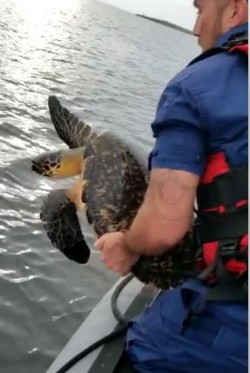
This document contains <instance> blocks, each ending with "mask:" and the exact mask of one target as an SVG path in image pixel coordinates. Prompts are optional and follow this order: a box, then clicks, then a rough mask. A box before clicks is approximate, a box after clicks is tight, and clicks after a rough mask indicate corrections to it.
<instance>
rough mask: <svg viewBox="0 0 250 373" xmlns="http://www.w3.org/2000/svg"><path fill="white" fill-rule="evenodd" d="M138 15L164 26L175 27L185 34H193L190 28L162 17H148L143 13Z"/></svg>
mask: <svg viewBox="0 0 250 373" xmlns="http://www.w3.org/2000/svg"><path fill="white" fill-rule="evenodd" d="M136 16H137V17H141V18H145V19H147V20H149V21H153V22H156V23H160V24H161V25H163V26H167V27H170V28H173V29H175V30H178V31H181V32H184V33H185V34H188V35H192V32H191V31H190V30H188V29H186V28H184V27H180V26H177V25H174V24H173V23H170V22H167V21H162V20H160V19H156V18H152V17H147V16H144V15H142V14H136Z"/></svg>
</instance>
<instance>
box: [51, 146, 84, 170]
mask: <svg viewBox="0 0 250 373" xmlns="http://www.w3.org/2000/svg"><path fill="white" fill-rule="evenodd" d="M58 163H59V165H60V167H59V168H56V167H54V172H53V176H54V177H71V176H75V175H79V174H81V173H82V169H83V163H84V151H83V149H82V148H77V149H73V150H70V151H69V150H67V151H65V152H64V151H62V152H61V154H60V160H59V162H58Z"/></svg>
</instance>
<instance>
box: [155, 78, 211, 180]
mask: <svg viewBox="0 0 250 373" xmlns="http://www.w3.org/2000/svg"><path fill="white" fill-rule="evenodd" d="M152 130H153V134H154V137H155V138H156V141H155V145H154V148H153V150H152V152H151V154H150V156H149V169H153V168H169V169H176V170H184V171H188V172H191V173H194V174H196V175H199V176H201V175H202V173H203V171H204V163H205V141H204V140H205V139H204V130H203V129H202V125H201V118H200V115H199V111H198V110H197V108H196V104H195V98H194V97H193V96H192V95H191V94H190V92H189V91H188V90H187V89H186V88H184V87H183V86H181V84H177V83H176V84H173V83H172V84H170V85H169V86H167V88H166V89H165V91H164V92H163V94H162V96H161V99H160V101H159V104H158V108H157V111H156V117H155V120H154V122H153V123H152Z"/></svg>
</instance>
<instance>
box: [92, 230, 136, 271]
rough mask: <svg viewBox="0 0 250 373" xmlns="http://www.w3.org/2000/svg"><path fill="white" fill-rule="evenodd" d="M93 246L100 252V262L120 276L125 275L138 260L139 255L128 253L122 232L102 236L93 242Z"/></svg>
mask: <svg viewBox="0 0 250 373" xmlns="http://www.w3.org/2000/svg"><path fill="white" fill-rule="evenodd" d="M95 246H96V248H97V249H98V250H100V251H101V260H103V261H104V263H105V264H106V266H107V267H108V268H109V269H111V270H113V271H114V272H118V273H120V274H121V275H122V276H125V275H127V274H128V273H129V272H130V271H131V268H132V267H133V265H134V264H135V263H136V262H137V260H138V259H139V255H136V254H133V253H130V252H129V251H128V249H127V247H126V242H125V238H124V233H122V232H112V233H106V234H104V235H103V236H101V237H100V238H99V239H98V240H97V241H96V242H95Z"/></svg>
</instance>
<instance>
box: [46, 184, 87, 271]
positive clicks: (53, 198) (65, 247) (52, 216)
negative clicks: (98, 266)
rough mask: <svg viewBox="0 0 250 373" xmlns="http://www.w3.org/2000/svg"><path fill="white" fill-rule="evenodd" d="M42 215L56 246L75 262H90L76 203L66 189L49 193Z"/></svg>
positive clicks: (52, 241)
mask: <svg viewBox="0 0 250 373" xmlns="http://www.w3.org/2000/svg"><path fill="white" fill-rule="evenodd" d="M40 217H41V220H42V222H43V226H44V229H45V231H46V233H47V235H48V237H49V239H50V241H51V243H52V245H53V246H54V247H56V248H58V249H59V250H60V251H61V252H62V253H63V254H64V255H65V256H66V257H67V258H68V259H70V260H73V261H74V262H77V263H80V264H85V263H87V262H88V260H89V257H90V250H89V247H88V245H87V243H86V241H85V239H84V237H83V235H82V231H81V227H80V224H79V221H78V217H77V214H76V207H75V204H74V203H73V202H71V201H70V200H69V199H68V197H67V195H66V190H53V191H52V192H50V193H49V194H48V195H47V197H46V199H45V201H44V202H43V204H42V208H41V214H40Z"/></svg>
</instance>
